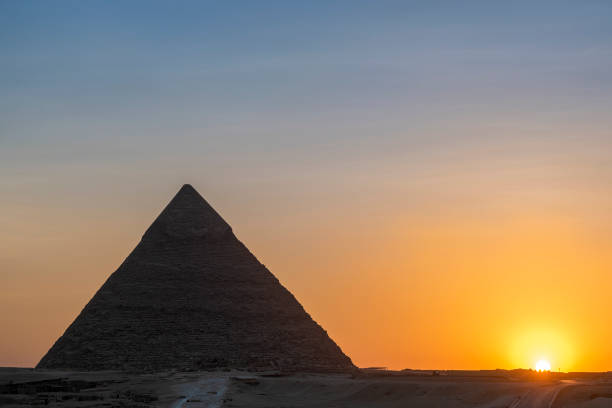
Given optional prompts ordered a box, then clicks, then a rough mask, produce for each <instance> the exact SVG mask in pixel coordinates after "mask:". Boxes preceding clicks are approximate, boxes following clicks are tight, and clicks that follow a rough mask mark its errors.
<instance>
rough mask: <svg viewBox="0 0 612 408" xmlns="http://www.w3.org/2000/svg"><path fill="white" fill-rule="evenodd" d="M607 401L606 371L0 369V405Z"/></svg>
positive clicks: (587, 406) (610, 390) (389, 407)
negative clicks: (310, 371) (75, 370)
mask: <svg viewBox="0 0 612 408" xmlns="http://www.w3.org/2000/svg"><path fill="white" fill-rule="evenodd" d="M34 405H46V406H49V407H66V408H68V407H141V408H144V407H171V408H198V407H228V408H229V407H234V408H239V407H253V408H256V407H262V408H263V407H285V408H288V407H351V408H360V407H385V408H395V407H423V408H425V407H432V408H433V407H441V408H445V407H449V408H461V407H487V408H502V407H505V408H520V407H523V408H524V407H546V408H551V407H556V408H560V407H568V408H578V407H581V408H603V407H612V375H610V374H606V373H569V374H565V373H564V374H561V373H548V374H539V373H534V372H530V371H525V370H516V371H504V370H495V371H441V372H437V371H436V372H434V371H414V370H403V371H386V370H372V369H370V370H367V369H366V370H360V371H359V372H355V373H354V374H352V375H346V374H344V375H339V374H338V375H334V374H325V375H324V374H291V375H283V374H281V373H249V372H240V371H221V372H164V373H148V374H142V373H140V374H136V373H134V374H130V373H122V372H112V371H103V372H86V373H85V372H67V371H56V370H35V369H27V368H0V406H3V407H23V406H34Z"/></svg>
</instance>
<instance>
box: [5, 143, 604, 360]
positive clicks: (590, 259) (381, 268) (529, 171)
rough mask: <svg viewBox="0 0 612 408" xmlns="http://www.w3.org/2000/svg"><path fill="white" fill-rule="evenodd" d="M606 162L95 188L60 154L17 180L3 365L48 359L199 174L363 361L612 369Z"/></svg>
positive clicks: (365, 164) (509, 157) (596, 155)
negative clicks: (60, 160)
mask: <svg viewBox="0 0 612 408" xmlns="http://www.w3.org/2000/svg"><path fill="white" fill-rule="evenodd" d="M593 146H595V145H594V144H593ZM572 147H575V149H574V154H571V155H568V154H562V153H563V152H565V151H571V150H572ZM453 155H454V156H456V157H455V158H453V159H452V160H449V158H450V157H452V156H453ZM245 157H246V156H245ZM389 157H392V156H391V155H388V156H385V158H386V159H388V158H389ZM606 157H607V154H606V152H605V151H601V150H599V149H591V148H585V147H584V146H581V140H577V139H576V140H572V139H568V140H566V141H565V142H564V143H563V144H558V143H554V144H553V143H543V144H542V143H535V144H534V143H531V144H529V149H525V145H524V144H516V143H512V144H506V145H504V146H503V148H501V149H500V146H497V145H490V146H489V147H488V148H487V147H484V150H483V145H480V146H479V147H478V148H475V149H468V150H464V149H462V148H460V147H459V146H449V147H448V148H447V149H445V150H442V149H437V150H431V151H430V152H429V157H428V159H427V160H426V161H423V162H415V161H413V160H406V161H403V160H400V159H399V158H397V157H396V158H395V159H394V160H381V159H380V157H377V156H369V157H365V156H362V157H356V158H355V160H354V161H353V163H352V164H349V165H347V166H346V167H344V168H340V167H338V164H337V163H335V162H329V163H326V164H324V165H323V166H318V167H316V168H312V170H311V171H309V172H304V171H302V168H301V167H294V166H293V165H291V164H284V165H282V164H281V166H284V168H285V170H286V171H283V172H277V171H276V166H279V164H278V163H275V164H274V165H273V166H269V167H266V166H265V165H262V166H254V167H253V168H254V170H253V171H252V172H251V174H250V175H248V176H244V174H243V173H242V171H241V170H240V171H239V170H232V169H231V166H226V167H225V168H228V169H229V170H228V171H227V172H226V173H225V178H223V179H220V178H217V177H214V176H213V175H212V174H211V173H210V172H203V173H202V175H198V174H197V173H198V172H197V171H194V170H193V169H190V168H184V167H183V168H181V167H180V164H178V163H177V166H178V167H177V168H176V169H177V172H179V173H181V174H179V175H175V174H172V175H171V177H168V178H167V179H166V180H164V182H160V183H158V182H154V181H152V180H148V179H147V178H146V171H147V170H146V168H143V169H141V170H138V171H132V172H130V173H129V174H128V173H127V172H126V175H125V179H124V180H122V182H120V183H116V182H115V181H114V180H116V179H115V177H114V175H115V173H116V172H121V167H119V168H118V169H117V168H115V169H112V170H108V169H107V170H101V171H90V178H89V179H88V180H87V182H86V183H84V182H83V180H82V179H81V176H80V175H79V172H78V171H77V172H72V173H71V174H72V175H66V174H68V173H65V172H64V170H65V169H64V168H63V166H59V167H58V168H57V172H58V174H57V176H56V175H55V174H54V173H53V171H51V172H50V175H49V177H51V182H50V183H38V182H36V181H28V182H26V183H22V184H15V185H14V186H12V187H11V188H8V187H7V186H6V185H5V191H6V192H7V194H6V195H5V197H7V198H8V199H7V200H5V201H4V202H3V204H2V205H3V211H2V215H1V218H0V221H1V224H2V231H3V233H2V234H1V235H0V247H2V248H3V251H2V257H1V258H0V262H1V266H2V275H1V278H2V282H1V283H2V284H1V285H0V325H1V327H3V334H2V336H1V337H0V364H1V365H19V366H32V365H34V364H36V362H37V360H38V359H39V358H40V357H41V356H42V355H43V353H44V352H45V351H46V350H47V349H48V347H49V346H50V345H51V344H52V342H53V341H54V340H55V339H56V338H57V337H58V336H59V335H60V334H61V333H62V332H63V331H64V330H65V328H66V327H67V325H68V324H69V323H70V322H71V321H72V319H73V318H74V317H75V316H76V315H77V314H78V312H79V311H80V309H81V308H82V307H83V306H84V304H85V303H86V302H87V301H88V299H89V298H90V297H91V296H92V295H93V293H94V292H95V290H96V289H97V288H98V287H99V286H100V285H101V284H102V283H103V281H104V280H105V279H106V278H107V277H108V276H109V274H110V273H111V272H113V271H114V270H115V268H116V267H117V266H118V265H119V264H120V263H121V262H122V260H123V259H124V257H125V256H126V255H127V254H128V253H129V252H130V251H131V250H132V248H133V247H134V246H135V245H136V243H137V241H138V240H139V239H140V236H141V235H142V233H143V232H144V231H145V229H146V228H147V227H148V225H149V224H150V223H151V222H152V221H153V219H154V218H155V217H156V215H157V214H158V213H159V211H160V210H161V209H162V208H163V206H164V205H165V204H166V203H167V201H168V200H169V199H170V198H171V197H172V195H173V194H174V193H175V190H177V189H178V188H179V187H180V185H181V183H182V182H188V181H189V182H191V183H192V184H193V185H194V186H195V187H196V188H197V189H198V190H199V191H200V192H201V193H202V194H203V195H204V196H205V197H206V198H207V199H208V200H209V202H211V203H212V204H213V206H215V207H216V208H217V210H218V211H219V212H220V213H221V214H222V215H223V216H224V217H225V218H226V219H227V221H228V222H229V223H230V224H231V225H232V226H233V228H234V231H235V233H236V234H237V236H238V237H239V238H240V239H241V240H242V241H243V242H245V244H246V245H247V246H248V247H249V248H250V249H251V250H252V251H253V252H254V253H255V255H256V256H257V257H258V258H259V259H260V260H261V261H262V262H263V263H264V264H265V265H266V266H268V267H269V269H270V270H271V271H272V272H273V273H274V274H275V275H276V276H277V277H278V278H279V279H280V280H281V282H282V283H283V284H284V285H285V286H287V287H288V288H289V289H290V290H291V291H292V292H293V293H294V294H295V295H296V297H297V298H298V299H299V300H300V301H301V302H302V304H303V305H304V307H305V308H306V309H307V310H308V311H309V312H310V313H311V314H312V315H313V317H314V318H315V319H316V320H317V321H318V322H319V323H320V324H321V325H323V327H324V328H326V329H327V330H328V332H329V333H330V335H331V336H332V338H333V339H334V340H336V341H337V342H338V344H339V345H340V346H341V347H342V349H343V350H344V351H345V352H346V353H347V354H348V355H350V356H351V357H352V358H353V361H354V362H355V363H356V364H357V365H359V366H373V365H376V366H379V365H382V366H388V367H392V368H405V367H411V368H448V369H451V368H456V369H459V368H498V367H501V368H514V367H532V366H533V365H534V364H535V362H536V361H537V360H538V359H540V358H546V359H548V360H549V361H550V362H551V364H552V366H553V367H554V369H557V368H561V369H562V370H585V371H586V370H608V369H610V367H612V352H611V351H610V348H609V344H610V342H612V317H611V314H610V313H609V310H612V296H610V288H612V275H611V274H610V270H611V266H612V251H611V246H610V245H611V244H610V242H611V241H610V237H611V236H612V223H611V222H610V218H609V217H608V216H607V215H608V211H609V209H610V204H611V198H610V197H611V196H610V194H608V192H609V190H608V186H609V185H610V184H609V182H610V181H611V180H610V174H611V173H610V172H609V171H608V170H609V168H607V167H605V166H608V164H607V163H606V162H605V160H606ZM406 158H407V159H409V158H410V157H409V156H406ZM235 160H236V163H238V162H239V160H240V158H235ZM265 162H266V161H265V160H262V161H261V163H262V164H263V163H265ZM597 163H601V165H602V166H604V167H603V169H605V171H602V167H598V166H597V165H596V164H597ZM325 174H327V177H325V176H324V175H325ZM179 179H180V180H179ZM139 180H140V181H144V182H142V183H140V184H139V183H138V181H139ZM8 193H10V194H8Z"/></svg>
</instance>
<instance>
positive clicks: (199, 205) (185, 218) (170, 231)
mask: <svg viewBox="0 0 612 408" xmlns="http://www.w3.org/2000/svg"><path fill="white" fill-rule="evenodd" d="M228 231H231V228H230V226H229V224H227V222H225V220H224V219H223V218H222V217H221V216H220V215H219V213H217V212H216V211H215V209H214V208H213V207H212V206H211V205H210V204H208V202H207V201H206V200H205V199H204V197H202V196H201V195H200V193H198V192H197V190H196V189H195V188H193V186H192V185H191V184H183V186H182V187H181V189H180V190H179V191H178V192H177V193H176V195H175V196H174V198H172V200H170V202H169V203H168V205H167V206H166V208H164V210H163V211H162V212H161V214H160V215H159V216H158V217H157V219H156V220H155V221H154V222H153V224H152V225H151V226H150V227H149V229H148V230H147V232H146V233H145V234H144V236H143V239H149V238H155V239H164V237H165V238H169V237H188V236H195V235H197V236H200V237H205V236H208V237H218V236H220V235H223V234H225V233H226V232H228Z"/></svg>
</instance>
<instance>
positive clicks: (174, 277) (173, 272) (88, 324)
mask: <svg viewBox="0 0 612 408" xmlns="http://www.w3.org/2000/svg"><path fill="white" fill-rule="evenodd" d="M37 368H53V369H72V370H84V371H93V370H117V369H118V370H143V371H159V370H166V369H178V370H201V369H222V368H237V369H248V370H256V371H257V370H283V371H304V372H345V371H350V370H352V369H354V368H355V367H354V366H353V364H352V362H351V360H350V359H349V358H348V357H347V356H346V355H345V354H344V353H343V352H342V350H340V348H339V347H338V346H337V345H336V343H334V341H333V340H331V339H330V337H329V336H328V335H327V333H326V332H325V331H324V330H323V329H322V328H321V326H319V325H318V324H317V323H316V322H315V321H314V320H313V319H312V318H311V317H310V315H308V313H306V311H305V310H304V309H303V308H302V306H301V305H300V303H299V302H298V301H297V300H296V299H295V297H293V295H292V294H291V293H290V292H289V291H288V290H287V289H285V288H284V287H283V286H282V285H281V284H280V282H279V281H278V280H277V279H276V278H275V277H274V275H272V273H270V271H268V269H267V268H266V267H265V266H264V265H263V264H261V263H260V262H259V261H258V260H257V259H256V258H255V256H253V255H252V254H251V253H250V252H249V250H248V249H247V248H246V247H245V246H244V245H243V244H242V243H241V242H240V241H239V240H238V239H237V238H236V236H235V235H234V233H233V232H232V229H231V227H230V226H229V225H228V224H227V223H226V222H225V220H223V218H221V216H220V215H219V214H218V213H217V212H216V211H215V210H214V209H213V208H212V207H211V206H210V205H209V204H208V203H207V202H206V201H205V200H204V198H202V196H200V194H198V192H197V191H196V190H195V189H194V188H193V187H191V186H190V185H184V186H183V187H182V188H181V189H180V191H179V192H178V193H177V194H176V196H175V197H174V198H173V199H172V201H170V203H169V204H168V205H167V206H166V208H165V209H164V210H163V211H162V212H161V214H160V215H159V216H158V217H157V219H156V220H155V221H154V222H153V224H152V225H151V226H150V227H149V229H148V230H147V231H146V232H145V234H144V236H143V237H142V239H141V241H140V243H139V244H138V245H137V246H136V248H135V249H134V250H133V251H132V253H131V254H130V255H129V256H128V257H127V258H126V259H125V261H124V262H123V263H122V264H121V266H119V268H118V269H117V270H116V271H115V272H114V273H113V274H112V275H111V276H110V277H109V278H108V280H107V281H106V282H105V283H104V284H103V285H102V287H101V288H100V289H99V290H98V292H97V293H96V294H95V295H94V296H93V298H92V299H91V300H90V301H89V303H88V304H87V305H86V306H85V308H84V309H83V310H82V311H81V313H80V314H79V316H78V317H77V318H76V319H75V320H74V322H73V323H72V324H71V325H70V326H69V327H68V329H67V330H66V332H65V333H64V334H63V335H62V336H61V337H60V338H59V339H58V340H57V341H56V343H55V344H54V345H53V346H52V347H51V349H50V350H49V351H48V352H47V354H46V355H45V356H44V357H43V358H42V359H41V360H40V362H39V363H38V366H37Z"/></svg>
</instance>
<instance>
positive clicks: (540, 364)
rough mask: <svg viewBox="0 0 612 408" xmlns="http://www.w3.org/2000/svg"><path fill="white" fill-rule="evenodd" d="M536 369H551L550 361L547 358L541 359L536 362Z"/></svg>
mask: <svg viewBox="0 0 612 408" xmlns="http://www.w3.org/2000/svg"><path fill="white" fill-rule="evenodd" d="M536 371H540V372H541V371H550V363H549V362H548V361H546V360H540V361H538V362H537V363H536Z"/></svg>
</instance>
